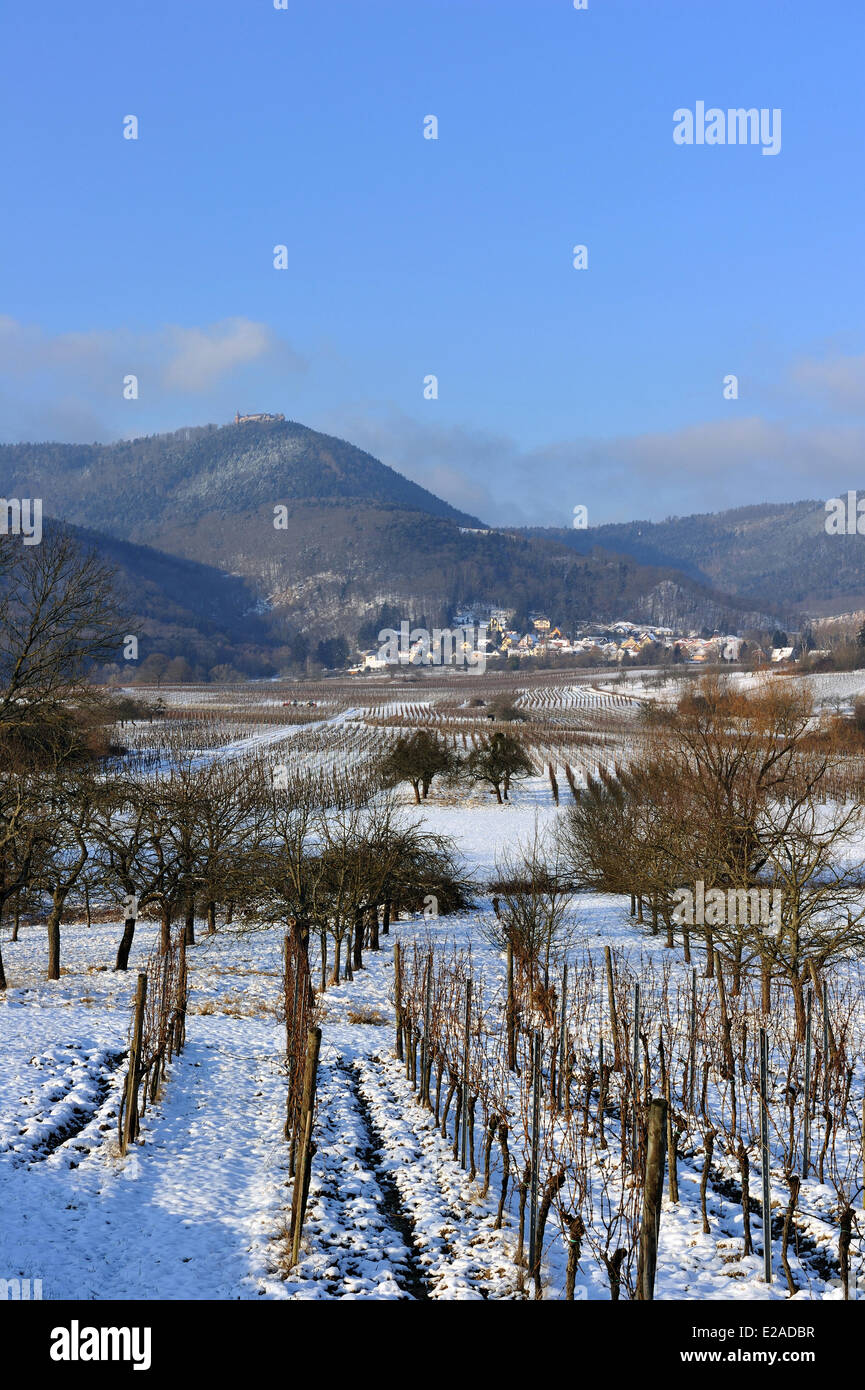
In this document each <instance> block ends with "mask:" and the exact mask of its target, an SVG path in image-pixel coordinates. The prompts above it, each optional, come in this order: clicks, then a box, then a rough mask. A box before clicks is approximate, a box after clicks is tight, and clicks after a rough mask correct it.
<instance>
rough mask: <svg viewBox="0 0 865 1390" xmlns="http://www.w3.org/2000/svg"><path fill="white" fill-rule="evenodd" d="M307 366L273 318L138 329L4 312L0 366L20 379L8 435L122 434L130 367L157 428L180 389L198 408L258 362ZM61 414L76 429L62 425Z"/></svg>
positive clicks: (75, 437)
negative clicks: (58, 323) (79, 325)
mask: <svg viewBox="0 0 865 1390" xmlns="http://www.w3.org/2000/svg"><path fill="white" fill-rule="evenodd" d="M306 366H307V363H306V359H305V358H303V357H302V356H301V355H300V354H299V353H297V352H296V351H295V350H294V349H293V348H292V347H291V346H290V345H289V344H288V343H287V342H285V340H284V339H282V338H280V337H279V336H278V335H277V334H276V333H275V332H274V330H273V329H272V328H271V327H270V326H269V325H268V324H266V323H257V322H255V321H253V320H251V319H247V318H229V319H223V320H221V321H220V322H218V323H212V324H206V325H196V324H193V325H185V324H165V325H162V326H160V327H158V328H155V329H149V330H143V331H138V332H133V331H131V330H129V329H125V328H108V329H94V330H90V331H87V332H66V333H49V332H47V331H45V330H44V329H42V328H40V327H38V326H37V325H34V324H27V323H21V322H19V321H18V320H16V319H12V318H9V317H8V316H0V371H2V372H3V374H4V375H5V376H6V378H7V379H13V380H14V381H15V382H16V390H15V391H14V392H9V394H8V399H7V402H6V404H7V407H8V408H7V411H6V412H5V415H4V420H3V435H4V437H5V438H6V439H9V440H12V439H24V438H30V439H33V438H36V439H46V438H50V437H52V436H54V437H57V438H62V439H67V440H70V441H71V442H76V441H81V440H83V439H93V438H105V437H116V436H117V435H118V434H123V433H126V432H128V428H129V426H128V421H127V419H126V418H125V415H128V411H127V412H125V413H124V409H123V400H122V384H123V380H124V378H125V377H126V376H127V375H130V374H131V375H134V376H136V377H137V378H138V381H139V390H140V403H141V407H142V409H144V410H146V411H148V412H149V413H150V415H149V418H152V419H153V421H154V428H160V427H162V428H169V427H172V426H173V424H174V423H175V422H174V421H170V420H168V419H165V418H163V420H162V422H161V424H160V422H158V421H157V420H156V419H155V418H154V416H155V415H156V414H157V413H158V412H159V411H160V410H161V409H163V408H165V409H166V414H167V411H168V409H171V410H172V412H175V411H176V410H177V407H178V405H179V404H180V403H181V400H182V398H184V397H186V398H188V399H189V403H190V408H192V409H195V408H196V401H197V402H198V409H199V411H200V410H201V403H202V398H206V397H207V396H208V394H209V393H213V392H216V391H217V390H222V391H223V392H224V390H225V389H226V388H228V387H229V386H231V385H232V383H233V382H237V383H240V382H242V381H244V380H245V376H244V373H246V372H248V370H249V369H250V368H252V367H255V368H258V369H259V370H261V371H265V370H266V371H268V372H271V373H274V372H302V371H304V370H305V369H306ZM61 403H63V404H62V408H61ZM64 423H66V424H67V425H68V428H69V430H70V432H68V433H65V434H57V429H58V426H62V425H63V424H64ZM73 430H74V432H71V431H73ZM94 431H95V432H94Z"/></svg>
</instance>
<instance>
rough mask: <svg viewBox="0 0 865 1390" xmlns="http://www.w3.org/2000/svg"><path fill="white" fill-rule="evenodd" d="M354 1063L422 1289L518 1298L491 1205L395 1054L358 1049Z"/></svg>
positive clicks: (432, 1293) (455, 1295)
mask: <svg viewBox="0 0 865 1390" xmlns="http://www.w3.org/2000/svg"><path fill="white" fill-rule="evenodd" d="M354 1069H355V1071H356V1073H357V1078H358V1089H359V1093H360V1096H361V1098H362V1101H363V1103H364V1104H365V1106H366V1107H367V1109H368V1112H369V1115H370V1120H371V1127H372V1129H373V1133H374V1134H376V1135H377V1137H378V1141H379V1145H380V1156H379V1158H378V1162H377V1166H378V1170H379V1171H380V1172H381V1173H382V1174H384V1173H389V1174H390V1175H391V1178H392V1181H393V1183H394V1185H395V1186H396V1188H397V1190H398V1192H399V1194H400V1198H401V1203H402V1206H403V1208H404V1209H405V1211H406V1213H407V1216H408V1220H409V1222H410V1223H411V1227H412V1228H413V1240H414V1244H415V1246H416V1248H417V1251H418V1254H417V1260H418V1262H419V1264H420V1265H421V1266H422V1267H423V1268H425V1269H426V1271H427V1275H426V1278H427V1283H428V1288H429V1295H428V1296H429V1297H430V1298H431V1299H447V1300H459V1301H469V1300H480V1299H486V1298H491V1297H492V1298H495V1299H507V1298H520V1297H522V1295H521V1294H520V1293H519V1292H518V1291H517V1289H516V1285H515V1281H514V1276H513V1268H514V1266H513V1257H512V1255H511V1254H510V1253H509V1251H508V1241H507V1235H506V1233H505V1232H504V1231H496V1230H494V1229H493V1222H494V1216H495V1208H494V1205H493V1204H492V1203H491V1202H490V1201H489V1200H488V1199H484V1198H482V1197H481V1189H480V1187H479V1185H478V1184H477V1183H475V1182H473V1181H471V1180H470V1179H469V1177H468V1174H467V1173H465V1172H464V1171H463V1170H462V1169H461V1168H460V1167H459V1165H458V1164H457V1163H456V1162H455V1161H454V1159H453V1157H452V1154H451V1147H452V1145H451V1141H450V1140H448V1139H444V1138H443V1137H442V1135H441V1134H440V1133H439V1131H438V1129H437V1127H436V1125H435V1122H434V1120H433V1116H432V1115H431V1113H430V1112H429V1111H428V1110H426V1109H425V1108H422V1107H420V1106H419V1105H418V1104H417V1097H416V1095H415V1092H414V1091H413V1090H412V1088H411V1086H410V1084H409V1082H408V1081H407V1080H406V1078H405V1077H404V1075H403V1073H402V1068H401V1066H400V1064H399V1063H397V1062H395V1061H387V1062H383V1061H382V1060H381V1058H380V1057H378V1056H375V1055H372V1056H359V1057H357V1058H356V1059H355V1062H354Z"/></svg>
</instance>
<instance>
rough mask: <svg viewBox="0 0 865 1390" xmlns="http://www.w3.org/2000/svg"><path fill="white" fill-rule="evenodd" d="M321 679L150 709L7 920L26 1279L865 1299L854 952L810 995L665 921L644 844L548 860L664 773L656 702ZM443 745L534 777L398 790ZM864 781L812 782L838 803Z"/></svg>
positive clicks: (99, 1284) (18, 1199) (2, 1111)
mask: <svg viewBox="0 0 865 1390" xmlns="http://www.w3.org/2000/svg"><path fill="white" fill-rule="evenodd" d="M325 685H326V690H327V695H326V696H325V694H324V692H323V691H319V690H318V689H317V688H314V689H311V693H310V694H309V696H308V700H309V701H312V703H311V704H310V703H306V702H304V703H303V704H297V705H292V704H291V699H292V698H297V697H291V696H290V695H288V694H287V693H284V692H278V693H277V694H276V695H274V694H273V692H272V690H271V689H270V688H268V690H267V693H266V695H262V694H260V693H259V695H258V696H257V698H256V697H253V695H251V694H250V691H249V688H248V687H245V688H244V691H243V697H242V698H240V697H239V696H238V697H236V698H235V697H234V695H233V692H226V691H220V692H219V694H218V697H216V696H215V695H214V692H213V691H211V690H208V691H202V692H193V691H183V692H182V693H180V694H178V695H177V698H175V692H172V691H170V690H163V691H160V692H159V695H158V698H159V700H160V701H161V702H162V703H161V704H159V705H157V704H156V699H155V698H154V701H153V705H152V711H150V712H149V713H148V716H147V717H143V718H142V717H137V718H135V719H134V720H133V721H132V722H129V721H127V722H125V723H124V724H123V725H122V726H118V729H117V733H116V739H117V743H118V744H121V743H122V745H123V750H122V751H119V750H118V751H116V752H115V754H114V755H113V757H114V759H115V761H114V763H113V765H111V767H110V768H109V771H108V772H107V773H106V776H105V784H104V785H103V786H100V787H99V788H98V789H97V791H94V793H93V798H94V799H93V809H92V812H91V813H89V818H88V820H87V821H86V831H85V832H83V833H86V836H87V837H88V838H87V846H86V847H87V854H85V855H84V857H83V860H82V867H81V870H80V873H79V874H78V876H77V877H75V878H74V879H73V878H71V876H70V872H69V862H68V856H67V858H66V859H64V860H63V861H62V863H60V864H59V867H55V868H54V869H53V870H52V869H51V868H50V866H48V865H47V866H46V868H45V870H44V873H43V877H42V878H41V879H40V880H39V884H38V887H37V886H34V888H33V889H32V890H31V891H30V892H28V893H27V894H24V895H22V897H21V900H20V901H17V902H16V903H15V904H14V913H13V915H10V916H9V917H7V919H6V921H7V923H8V925H7V926H6V928H5V930H4V933H3V958H4V963H5V968H6V974H7V977H8V980H7V988H6V989H5V991H4V992H3V993H2V995H0V1025H2V1034H3V1041H4V1059H5V1064H4V1069H3V1073H2V1080H0V1182H2V1184H3V1187H4V1193H5V1197H4V1201H5V1210H6V1211H7V1212H10V1213H12V1215H11V1217H10V1219H9V1220H8V1221H4V1225H3V1229H2V1231H0V1254H2V1257H3V1262H4V1263H5V1266H6V1267H8V1268H10V1269H12V1270H20V1271H21V1275H22V1277H24V1276H25V1275H26V1274H27V1272H28V1270H29V1271H30V1273H37V1274H40V1277H42V1278H43V1279H44V1281H45V1283H46V1287H47V1288H48V1289H49V1292H48V1293H47V1296H49V1297H69V1298H104V1297H107V1296H112V1297H114V1296H118V1297H123V1298H139V1297H145V1296H148V1295H149V1294H150V1295H152V1293H153V1290H154V1287H156V1288H158V1290H159V1294H160V1297H163V1298H167V1299H171V1298H183V1297H195V1298H248V1299H254V1298H259V1297H262V1296H263V1297H265V1298H268V1299H270V1298H274V1299H286V1298H288V1299H325V1300H327V1299H358V1298H360V1299H367V1298H369V1299H388V1300H390V1299H397V1300H401V1299H412V1300H421V1301H424V1300H441V1299H443V1300H451V1299H459V1300H465V1299H469V1300H471V1299H475V1300H476V1299H493V1300H500V1299H505V1300H519V1301H522V1300H530V1299H531V1300H534V1299H542V1300H563V1301H570V1300H575V1301H576V1300H588V1301H599V1300H600V1301H605V1302H608V1301H613V1302H617V1301H631V1300H641V1301H643V1300H646V1299H653V1298H654V1299H660V1300H674V1301H676V1300H706V1299H712V1300H727V1299H730V1300H736V1299H742V1298H746V1299H758V1300H765V1299H771V1300H789V1299H794V1300H797V1301H803V1300H836V1299H838V1300H845V1299H853V1298H856V1297H857V1296H858V1294H859V1293H860V1292H861V1289H862V1288H863V1287H865V1246H863V1239H862V1237H863V1222H862V1211H863V1201H865V1170H863V1152H865V1149H863V1140H865V1005H863V984H865V980H863V975H862V969H863V965H862V957H861V953H859V952H858V950H856V949H854V948H853V945H852V940H853V938H852V936H851V945H850V948H849V949H846V948H845V949H844V950H841V949H839V950H838V951H837V952H836V956H837V959H836V960H835V963H834V964H833V965H832V967H831V968H830V967H829V966H827V967H826V968H825V969H824V968H822V967H821V966H820V964H819V962H818V963H817V964H816V965H813V964H812V965H811V966H810V967H809V971H807V972H805V974H804V976H803V989H802V991H801V997H798V998H797V996H796V995H795V993H794V991H792V990H791V988H790V986H789V982H788V981H787V980H786V979H785V978H784V976H783V974H782V973H781V972H780V971H774V972H773V971H772V970H769V971H767V970H766V969H765V968H762V969H761V968H760V966H759V960H758V959H757V957H756V956H753V955H752V956H750V957H749V956H748V954H747V952H745V953H744V955H743V952H742V949H741V946H737V944H736V941H737V938H735V937H733V936H730V934H729V933H728V934H727V935H725V934H724V931H723V929H721V928H718V930H717V931H716V932H715V933H714V935H713V934H711V933H708V934H707V933H703V934H702V935H701V934H700V933H699V932H698V931H697V929H696V928H695V929H694V930H693V931H692V932H691V933H690V934H689V933H688V932H683V931H681V930H679V929H678V928H677V927H676V926H675V924H673V923H672V921H671V919H670V918H669V915H668V913H667V903H666V899H665V897H664V893H665V891H666V889H663V888H662V880H661V878H660V877H659V875H660V873H661V869H660V868H658V866H657V855H658V847H657V845H653V846H652V853H653V855H654V856H655V858H654V859H653V860H652V870H651V873H652V875H654V877H651V876H649V871H648V868H646V869H645V871H643V870H640V871H639V872H638V871H636V870H628V871H627V873H630V874H631V877H630V879H628V877H627V873H626V872H625V870H624V869H623V870H622V872H623V874H624V877H623V879H622V887H621V888H615V889H613V888H610V889H609V890H608V891H604V890H603V889H602V888H599V887H598V886H594V887H593V886H592V885H591V884H590V883H589V882H587V881H585V878H583V880H580V878H579V875H578V874H577V872H576V870H575V868H574V867H573V865H566V864H564V861H563V863H562V865H560V864H559V859H558V857H557V856H559V855H560V852H561V851H560V850H557V849H556V845H557V844H558V843H559V841H557V840H556V834H557V832H558V828H559V827H560V826H561V824H562V821H563V817H566V816H567V815H568V814H569V812H570V810H571V808H573V809H575V810H579V809H580V808H581V807H583V806H584V804H586V803H585V798H586V797H587V796H589V797H592V796H593V797H595V798H596V799H597V805H598V807H599V808H600V809H601V810H602V809H603V807H604V806H605V805H606V804H607V803H605V802H604V801H603V798H604V796H607V797H608V799H609V804H610V805H611V806H613V807H614V808H615V806H617V805H619V804H620V803H621V800H622V798H621V795H620V793H619V791H618V790H617V789H618V788H620V787H624V786H630V785H631V784H630V783H628V781H627V778H628V776H629V769H630V768H631V767H632V766H638V765H639V762H640V759H641V758H645V756H646V755H647V750H649V752H651V753H652V755H653V756H654V755H655V744H654V743H653V738H654V734H653V731H652V728H651V726H650V725H647V724H646V721H645V720H644V719H642V718H641V714H640V710H641V707H642V705H643V703H644V701H645V700H646V699H647V698H649V697H648V695H646V694H641V695H640V697H639V698H637V697H636V696H634V695H632V694H629V693H628V691H627V690H620V689H618V688H615V689H613V688H596V687H595V686H593V685H591V684H588V683H587V684H586V686H585V687H582V688H581V687H579V686H578V685H575V684H574V683H573V680H571V681H570V683H568V682H565V681H552V682H550V684H549V685H548V686H542V685H540V683H537V682H534V683H526V684H525V685H521V686H515V687H514V688H513V689H511V690H510V691H509V692H505V693H506V694H507V695H508V703H507V704H503V703H502V699H501V695H502V692H501V689H500V687H499V684H498V681H497V680H496V681H493V682H491V683H490V684H489V685H488V684H486V683H484V682H481V681H479V682H478V684H477V685H475V684H474V683H469V682H466V681H463V682H462V683H460V684H459V687H458V688H457V689H455V688H454V687H453V686H448V685H447V684H445V683H443V684H442V685H441V686H440V687H439V686H437V687H436V689H435V691H434V692H429V693H428V694H427V692H425V697H424V698H423V699H420V698H412V697H411V696H410V695H408V694H407V695H406V696H405V698H403V697H402V696H400V697H395V695H394V693H393V691H391V690H388V689H387V688H382V689H377V688H374V687H372V686H370V687H366V686H365V685H364V684H360V685H359V684H358V683H354V684H353V685H352V686H351V689H350V692H345V693H343V692H342V691H341V690H340V689H338V688H336V684H335V683H330V682H328V683H325ZM467 687H468V695H467V693H466V688H467ZM474 691H477V692H478V693H477V694H474V693H473V692H474ZM154 697H155V692H154ZM286 700H287V701H288V702H289V703H288V704H285V703H284V701H286ZM475 702H477V703H475ZM514 711H516V714H515V713H514ZM809 727H810V726H809ZM419 731H424V732H428V733H430V734H432V735H434V736H435V740H436V741H437V742H436V747H439V748H443V749H444V750H445V752H446V754H447V755H448V756H450V754H451V753H453V755H454V756H455V758H456V761H457V764H459V765H460V766H465V767H474V766H475V764H473V763H472V761H471V759H472V756H473V755H478V754H481V753H483V751H484V749H486V748H488V747H489V746H491V743H494V741H495V739H496V738H503V739H505V740H507V739H511V740H516V741H517V742H518V743H519V746H520V748H521V749H522V750H523V752H524V754H525V756H526V759H527V761H526V765H525V768H524V769H523V770H522V771H519V769H518V768H517V771H515V774H514V776H515V780H514V782H513V784H512V786H511V789H510V795H509V796H506V797H505V798H504V799H501V798H500V799H498V800H497V799H496V798H495V797H493V796H492V795H491V794H490V788H489V786H487V785H485V784H484V783H483V782H482V781H477V780H476V781H471V780H469V781H466V780H465V778H464V777H463V780H459V779H457V780H452V779H451V780H449V779H448V778H446V777H444V776H441V777H438V778H435V779H434V780H433V781H432V784H431V787H430V789H429V795H427V794H426V790H425V791H424V796H423V799H420V798H418V799H417V801H415V800H413V798H412V796H411V793H410V790H409V787H408V786H407V785H406V784H405V783H401V784H399V785H397V786H391V785H390V784H389V783H387V782H386V781H385V782H384V783H383V782H382V781H381V769H382V768H383V766H385V765H386V762H387V758H388V757H389V756H390V755H391V754H393V753H394V751H395V750H397V749H398V748H399V747H400V746H402V745H403V744H404V743H405V740H407V739H408V740H411V739H412V738H413V737H415V736H416V735H417V734H418V732H419ZM658 747H660V745H658ZM818 763H819V766H818ZM515 766H516V765H515ZM862 775H863V774H862V759H861V758H859V757H858V756H855V755H851V754H849V753H843V752H835V751H833V752H832V753H831V756H829V755H826V756H824V758H823V761H822V763H820V762H819V755H818V752H816V751H815V749H814V747H812V745H811V744H810V743H805V744H803V745H802V749H801V750H799V749H798V748H797V751H796V752H795V756H793V754H791V757H790V761H789V768H788V777H789V784H790V786H791V787H792V788H794V790H795V795H796V796H803V795H804V794H805V791H806V790H809V791H810V792H813V800H814V805H815V808H816V812H815V814H816V813H819V814H823V813H824V812H823V810H822V809H821V808H826V810H827V812H828V811H829V810H831V809H832V807H833V805H835V803H836V801H837V799H838V798H840V797H842V796H843V797H850V796H853V797H854V798H855V797H856V796H857V795H858V794H859V793H860V791H861V786H862ZM33 785H34V795H35V794H36V793H37V792H38V793H39V794H40V795H44V791H43V789H42V788H41V785H38V784H37V783H36V782H34V784H33ZM505 786H506V790H507V783H506V784H505ZM634 788H635V790H634V792H633V794H634V795H636V794H637V790H638V788H637V785H636V784H634ZM97 792H98V794H97ZM665 795H667V796H673V797H674V796H675V795H676V791H675V789H673V790H671V791H669V792H667V793H665ZM103 802H104V805H103ZM589 804H592V803H591V802H590V803H589ZM658 807H659V814H661V812H663V813H664V814H668V813H671V814H672V815H673V818H674V823H675V815H676V814H678V813H677V812H676V807H675V805H673V806H672V808H670V807H667V805H666V803H662V802H659V803H658ZM605 814H606V812H605ZM651 824H652V822H651V821H650V827H651ZM637 832H639V834H641V835H643V836H644V837H645V835H646V833H647V831H646V828H645V826H643V823H642V822H639V824H636V825H635V826H630V829H629V832H628V833H634V834H636V833H637ZM683 838H684V837H683ZM641 843H645V844H648V841H645V838H644V841H642V842H641ZM617 849H618V850H619V851H620V855H619V857H620V859H621V863H622V864H623V865H625V864H626V863H627V862H628V861H627V855H628V853H629V852H630V851H629V848H628V845H626V844H625V842H624V840H623V841H622V843H621V845H619V846H617ZM644 852H645V854H648V849H646V850H645V851H644ZM648 862H649V860H648V858H647V859H646V864H648ZM52 872H53V873H54V875H55V877H56V876H57V875H65V876H64V877H62V883H63V885H64V886H67V885H68V892H67V896H65V897H64V900H63V912H62V942H63V955H62V960H63V965H62V967H60V968H58V970H57V971H56V973H55V974H54V977H53V978H48V979H46V978H45V970H44V964H45V962H44V924H45V921H46V912H47V910H48V907H49V906H50V902H49V899H48V897H46V895H45V894H46V889H45V888H44V887H43V886H42V885H43V884H44V885H50V883H51V881H52V879H51V873H52ZM605 872H606V873H607V876H608V877H610V875H611V874H612V873H613V870H609V871H606V870H605ZM670 872H673V870H670ZM641 874H642V877H641ZM610 882H611V883H612V878H610ZM664 882H666V880H664ZM844 887H845V891H850V892H852V891H853V888H851V887H850V886H849V885H847V884H845V885H844ZM854 887H855V885H854ZM40 893H41V894H42V896H40ZM130 895H131V897H130ZM649 909H651V910H649ZM13 922H14V926H12V931H11V935H10V926H11V925H12V923H13ZM60 930H61V928H60V927H59V926H58V932H60ZM121 933H122V936H123V939H122V941H121V947H120V950H121V954H122V953H123V951H124V950H125V955H126V957H127V958H128V969H127V968H125V966H126V963H127V962H126V961H124V962H123V963H121V968H119V969H117V968H115V969H111V968H110V966H111V964H112V962H114V964H115V965H117V964H118V961H116V960H115V952H116V951H117V950H118V941H120V939H121ZM737 952H738V954H737ZM118 1231H123V1232H124V1233H125V1235H124V1239H123V1240H121V1241H118V1240H117V1232H118ZM33 1251H36V1252H37V1256H38V1259H39V1260H40V1261H41V1265H40V1269H39V1270H35V1269H33V1268H32V1264H33V1258H34V1257H33ZM52 1280H53V1284H52Z"/></svg>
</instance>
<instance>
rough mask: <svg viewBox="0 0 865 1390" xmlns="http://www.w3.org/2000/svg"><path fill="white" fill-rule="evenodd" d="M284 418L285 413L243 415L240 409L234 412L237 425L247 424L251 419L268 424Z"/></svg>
mask: <svg viewBox="0 0 865 1390" xmlns="http://www.w3.org/2000/svg"><path fill="white" fill-rule="evenodd" d="M284 419H285V416H284V415H241V414H240V411H239V410H236V411H235V412H234V423H235V424H236V425H245V424H247V422H248V421H250V420H254V421H255V422H256V424H258V423H263V422H266V423H267V424H277V423H278V422H279V421H280V420H284Z"/></svg>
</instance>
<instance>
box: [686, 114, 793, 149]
mask: <svg viewBox="0 0 865 1390" xmlns="http://www.w3.org/2000/svg"><path fill="white" fill-rule="evenodd" d="M673 140H674V142H675V143H676V144H677V145H761V146H762V152H763V154H780V152H781V108H780V107H778V106H775V107H773V108H772V109H771V110H770V108H769V107H768V106H761V107H760V109H759V110H758V109H757V107H756V106H750V107H748V108H747V109H746V108H745V107H744V106H737V107H735V108H734V107H729V108H728V109H727V110H726V111H724V110H722V108H721V107H720V106H710V107H709V108H708V109H707V108H706V103H705V102H704V101H698V102H697V103H696V106H695V108H694V110H693V111H691V110H690V109H689V107H687V106H680V107H679V109H678V110H677V111H674V112H673Z"/></svg>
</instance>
